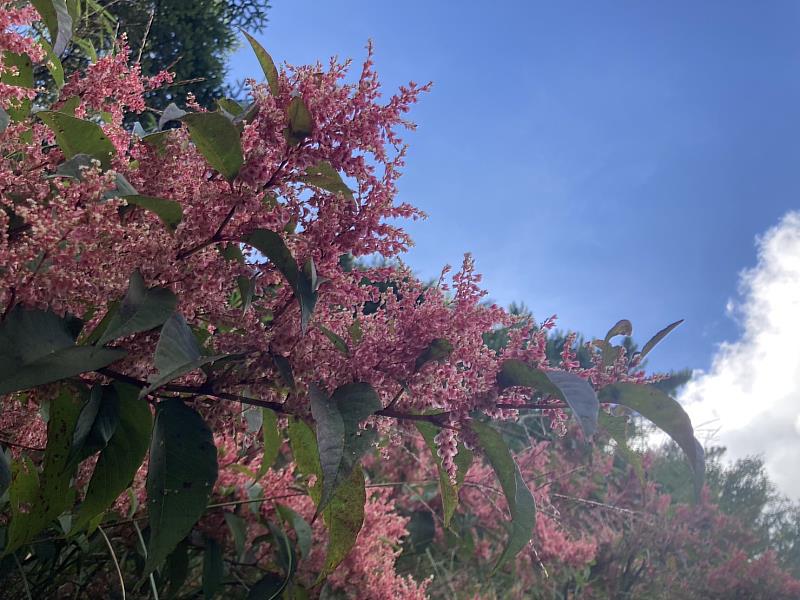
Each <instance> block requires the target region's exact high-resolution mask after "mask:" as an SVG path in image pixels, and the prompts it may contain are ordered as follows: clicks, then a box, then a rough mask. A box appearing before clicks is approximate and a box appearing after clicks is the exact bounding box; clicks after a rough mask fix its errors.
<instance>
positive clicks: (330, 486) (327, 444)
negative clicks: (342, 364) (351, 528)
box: [309, 383, 381, 511]
mask: <svg viewBox="0 0 800 600" xmlns="http://www.w3.org/2000/svg"><path fill="white" fill-rule="evenodd" d="M309 397H310V399H311V414H312V415H313V416H314V422H315V423H316V426H317V444H318V447H319V458H320V465H321V466H322V496H321V499H320V501H319V503H318V505H317V511H323V510H324V509H325V507H326V506H327V505H328V503H329V502H330V501H331V499H332V498H333V495H334V493H335V492H336V489H337V488H338V487H339V486H340V485H341V484H342V482H343V481H345V480H347V479H348V478H349V477H350V472H351V471H352V470H353V468H354V467H355V465H356V464H357V463H358V461H359V460H360V459H361V457H362V456H363V455H364V453H365V452H366V450H367V449H368V448H369V446H370V444H372V442H373V441H374V439H375V432H374V430H372V429H367V430H360V429H359V424H360V423H361V422H362V421H363V420H364V419H366V418H367V417H369V416H370V415H372V414H374V413H375V412H376V411H378V410H380V409H381V401H380V398H379V397H378V394H377V393H376V392H375V390H373V389H372V387H371V386H370V385H369V384H366V383H351V384H346V385H343V386H340V387H338V388H336V390H335V391H334V392H333V395H332V397H331V398H330V399H328V397H327V395H326V394H325V393H324V392H323V391H322V390H320V389H319V388H318V387H317V386H316V385H313V384H312V385H311V386H310V387H309Z"/></svg>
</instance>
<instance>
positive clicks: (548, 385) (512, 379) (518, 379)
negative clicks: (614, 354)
mask: <svg viewBox="0 0 800 600" xmlns="http://www.w3.org/2000/svg"><path fill="white" fill-rule="evenodd" d="M497 381H498V383H499V384H500V387H502V388H506V387H516V386H519V387H529V388H533V389H535V390H538V391H539V392H541V393H542V394H548V395H550V396H555V397H556V398H559V399H560V400H562V401H563V402H565V403H566V404H567V405H569V407H570V409H572V413H573V415H574V416H575V418H576V419H577V421H578V423H580V425H581V428H582V429H583V432H584V435H586V437H587V438H588V437H591V436H592V435H593V434H594V432H595V431H596V429H597V412H598V410H599V409H600V403H599V402H598V400H597V394H596V393H595V391H594V389H592V386H590V385H589V382H587V381H586V380H585V379H583V378H582V377H579V376H578V375H575V374H574V373H568V372H565V371H542V370H541V369H534V368H532V367H530V366H528V365H526V364H525V363H524V362H522V361H521V360H517V359H511V360H507V361H505V362H504V363H503V366H502V367H501V369H500V373H498V375H497Z"/></svg>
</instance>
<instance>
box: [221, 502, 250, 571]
mask: <svg viewBox="0 0 800 600" xmlns="http://www.w3.org/2000/svg"><path fill="white" fill-rule="evenodd" d="M225 523H227V525H228V529H230V530H231V536H232V537H233V548H234V550H235V551H236V557H237V560H242V557H243V556H244V545H245V542H246V541H247V521H245V520H244V519H243V518H242V517H240V516H239V515H237V514H236V513H232V512H225Z"/></svg>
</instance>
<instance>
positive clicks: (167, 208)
mask: <svg viewBox="0 0 800 600" xmlns="http://www.w3.org/2000/svg"><path fill="white" fill-rule="evenodd" d="M124 198H125V202H127V203H128V204H131V205H133V206H140V207H142V208H143V209H145V210H148V211H150V212H151V213H153V214H155V215H156V216H157V217H158V218H159V219H161V222H162V223H163V224H164V227H166V228H167V229H168V230H169V231H175V230H176V229H177V228H178V225H180V223H181V221H182V220H183V207H182V206H181V205H180V204H179V203H178V202H175V200H167V199H166V198H156V197H155V196H142V195H140V194H133V195H129V196H124Z"/></svg>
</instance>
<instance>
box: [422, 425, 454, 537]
mask: <svg viewBox="0 0 800 600" xmlns="http://www.w3.org/2000/svg"><path fill="white" fill-rule="evenodd" d="M416 425H417V430H418V431H419V432H420V434H421V435H422V437H423V439H424V440H425V444H426V445H427V446H428V449H429V450H430V451H431V455H432V457H433V460H434V462H435V463H436V470H437V471H438V473H439V493H440V494H441V495H442V511H443V512H444V526H445V527H450V521H451V520H452V518H453V515H454V514H455V512H456V508H458V486H457V485H456V484H455V483H453V482H452V481H450V474H449V473H448V472H447V471H446V470H445V468H444V465H443V464H442V459H441V457H440V456H439V454H438V449H437V448H436V442H435V440H434V438H435V437H436V434H437V433H438V428H437V427H436V426H435V425H434V424H433V423H428V422H426V421H417V423H416ZM460 454H461V452H459V455H460ZM459 474H460V473H459Z"/></svg>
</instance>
